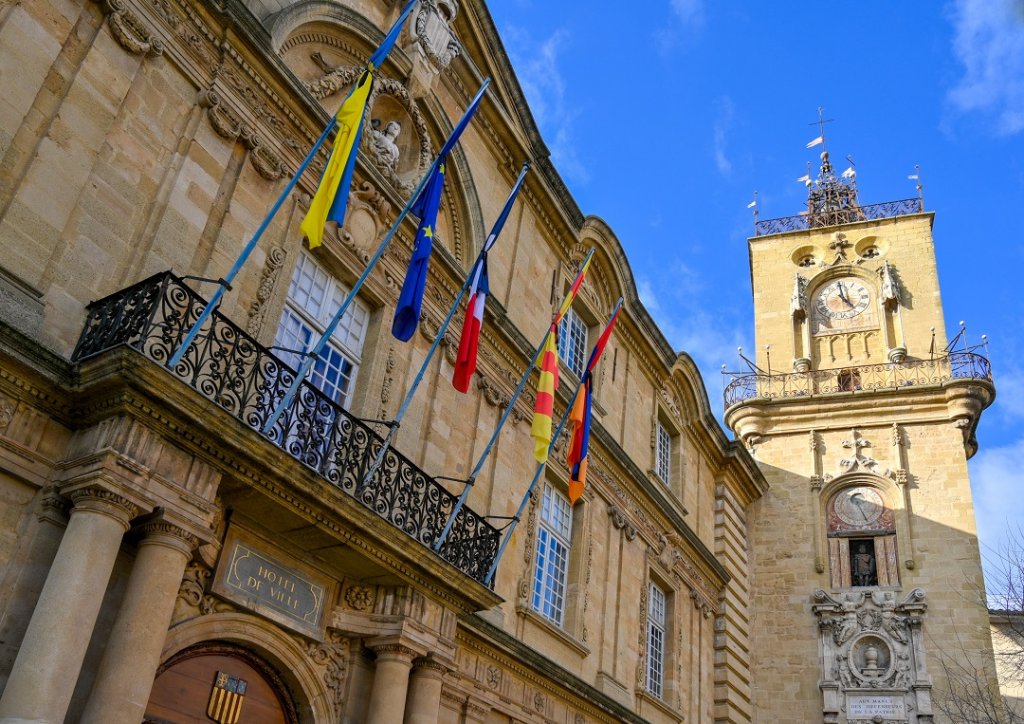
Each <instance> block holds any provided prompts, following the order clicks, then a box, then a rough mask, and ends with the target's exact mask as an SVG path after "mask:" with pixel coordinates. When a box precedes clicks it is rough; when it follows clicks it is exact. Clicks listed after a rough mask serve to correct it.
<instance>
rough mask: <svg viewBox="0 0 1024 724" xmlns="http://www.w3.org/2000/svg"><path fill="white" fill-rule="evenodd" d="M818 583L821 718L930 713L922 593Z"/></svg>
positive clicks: (850, 720) (857, 720)
mask: <svg viewBox="0 0 1024 724" xmlns="http://www.w3.org/2000/svg"><path fill="white" fill-rule="evenodd" d="M896 596H897V594H896V593H894V592H892V591H869V592H847V593H838V594H829V593H826V592H825V591H820V590H819V591H817V592H816V593H815V594H814V601H813V605H812V610H813V611H814V615H815V616H816V617H817V619H818V629H819V632H820V637H819V652H820V656H821V658H820V665H821V690H822V693H823V695H824V702H823V704H824V706H823V710H822V712H823V714H824V721H825V722H826V724H831V723H834V724H868V722H883V723H884V724H890V723H895V722H901V723H906V724H924V723H925V722H928V723H929V724H930V722H931V721H932V713H931V679H930V678H929V676H928V674H927V671H926V668H925V658H924V638H923V634H922V627H923V623H924V615H925V611H926V610H927V604H926V603H925V594H924V591H922V590H921V589H919V588H918V589H914V590H913V591H911V593H910V594H909V595H908V596H907V597H906V598H904V599H903V600H902V601H900V600H899V599H897V597H896Z"/></svg>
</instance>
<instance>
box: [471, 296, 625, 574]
mask: <svg viewBox="0 0 1024 724" xmlns="http://www.w3.org/2000/svg"><path fill="white" fill-rule="evenodd" d="M621 307H622V297H619V301H618V302H616V304H615V309H614V310H613V311H612V313H611V316H610V317H609V319H608V324H606V325H605V329H608V327H609V325H611V323H612V321H613V320H614V319H615V315H617V314H618V313H619V309H620V308H621ZM594 349H597V346H596V344H595V346H594ZM591 356H593V352H591ZM588 364H589V363H588ZM594 366H597V363H596V362H595V363H594ZM591 372H592V370H591V369H587V370H586V371H585V372H584V373H583V376H582V377H580V381H579V382H577V383H576V389H575V390H574V391H573V393H572V396H571V397H570V398H569V404H568V405H567V406H566V408H565V412H564V413H562V419H561V420H560V421H559V423H558V428H557V429H556V430H555V434H554V435H552V436H551V443H550V444H549V445H548V457H550V456H551V452H552V450H554V449H555V444H556V443H557V442H558V436H559V435H561V434H562V428H563V427H564V426H565V423H566V420H568V419H569V415H570V414H571V413H572V408H573V405H574V403H575V401H576V396H577V395H579V393H580V387H582V386H583V383H584V382H585V381H586V379H587V375H588V374H590V373H591ZM546 465H547V461H544V462H542V463H539V464H538V465H537V472H535V473H534V474H533V480H532V481H530V487H529V488H528V489H527V491H526V495H524V496H523V500H522V502H521V503H519V510H517V511H516V514H515V517H513V518H512V522H511V523H510V524H509V526H508V532H507V533H506V534H505V537H504V538H503V539H502V541H501V545H500V546H498V553H497V554H496V555H495V556H494V561H493V562H492V563H491V568H490V570H489V571H487V577H486V578H484V582H485V583H486V584H487V585H488V586H489V585H491V582H492V580H493V578H494V573H495V571H497V570H498V562H499V561H500V560H501V556H502V554H503V553H504V552H505V547H506V546H507V545H508V542H509V540H511V539H512V534H513V533H514V532H515V530H516V526H517V525H519V519H520V518H522V517H523V510H525V509H526V503H527V501H528V500H529V499H530V496H532V495H533V490H534V488H536V487H537V481H538V480H540V474H541V471H543V470H544V467H545V466H546ZM453 517H454V516H453Z"/></svg>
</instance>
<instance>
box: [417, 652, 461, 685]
mask: <svg viewBox="0 0 1024 724" xmlns="http://www.w3.org/2000/svg"><path fill="white" fill-rule="evenodd" d="M412 666H413V673H414V674H416V673H422V674H424V675H425V676H428V677H436V678H439V679H440V678H443V677H444V675H445V674H450V673H451V672H452V671H453V669H452V667H451V666H448V665H446V664H444V663H442V662H440V661H438V660H437V659H435V658H434V657H433V656H432V655H430V654H428V655H427V656H421V657H419V658H416V659H413V662H412Z"/></svg>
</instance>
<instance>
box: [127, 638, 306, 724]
mask: <svg viewBox="0 0 1024 724" xmlns="http://www.w3.org/2000/svg"><path fill="white" fill-rule="evenodd" d="M218 682H219V684H220V688H221V689H222V690H221V691H216V692H215V688H216V687H217V686H218ZM225 686H227V687H228V689H227V690H229V691H232V692H237V691H239V690H244V694H242V695H241V697H239V696H238V695H237V693H236V694H235V695H234V696H228V697H226V696H225V691H224V687H225ZM211 696H214V698H215V699H216V700H217V701H219V702H220V704H219V706H214V708H213V709H214V711H215V712H219V713H218V714H217V715H216V716H215V717H210V716H208V715H207V711H208V709H209V705H210V701H211ZM225 698H227V700H229V701H231V702H232V705H233V707H234V708H233V709H232V707H231V706H225V705H224V700H225ZM295 711H296V710H295V705H294V703H293V701H292V698H291V696H290V695H289V693H288V691H287V688H286V687H285V685H284V683H283V682H282V681H281V678H280V676H278V675H277V673H276V672H275V671H274V670H273V669H272V668H271V667H270V666H269V664H267V663H266V662H265V661H263V660H262V659H261V658H259V657H258V656H256V655H255V654H253V653H252V652H250V651H247V650H246V649H243V648H240V647H237V646H231V645H228V644H202V645H199V646H194V647H192V648H190V649H187V650H186V651H183V652H181V653H180V654H177V655H176V656H174V657H173V658H171V660H170V661H168V662H167V663H166V664H164V665H163V666H162V667H160V671H159V673H158V674H157V677H156V681H155V682H154V683H153V692H152V693H151V694H150V697H149V704H147V705H146V722H147V723H149V722H153V723H154V724H211V722H215V721H220V722H222V724H298V717H297V716H296V713H295Z"/></svg>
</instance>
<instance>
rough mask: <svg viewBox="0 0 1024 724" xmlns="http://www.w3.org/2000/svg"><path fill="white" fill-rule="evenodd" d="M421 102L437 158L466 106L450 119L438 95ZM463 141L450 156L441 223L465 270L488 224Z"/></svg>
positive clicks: (446, 242)
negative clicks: (463, 148) (463, 147)
mask: <svg viewBox="0 0 1024 724" xmlns="http://www.w3.org/2000/svg"><path fill="white" fill-rule="evenodd" d="M419 104H420V106H421V112H422V113H423V116H424V118H425V120H426V123H427V125H428V127H429V133H430V136H431V137H432V138H433V139H435V140H433V141H432V143H431V152H430V156H431V160H433V154H434V153H436V152H437V151H439V150H440V148H441V144H442V143H444V139H446V138H447V137H448V135H449V134H450V133H451V132H452V129H453V128H454V124H455V123H457V122H458V120H459V117H461V115H462V109H461V108H460V109H459V110H458V111H457V113H456V117H455V118H453V119H449V118H448V114H447V113H446V112H445V110H444V109H443V108H442V106H441V104H440V103H439V102H438V101H437V100H436V99H435V98H434V97H432V96H428V97H425V98H422V99H419ZM478 112H479V111H478ZM472 132H473V129H472V124H471V127H470V128H467V129H466V133H472ZM463 138H465V135H464V136H463ZM463 143H464V141H460V142H459V143H458V144H456V145H455V148H454V149H452V152H451V154H450V155H449V157H448V168H447V178H446V180H445V188H444V195H443V196H442V197H441V213H440V215H439V219H438V226H439V227H440V229H441V241H442V244H443V245H444V246H445V247H446V248H447V249H448V251H450V252H451V254H452V256H454V257H455V259H456V260H457V261H458V263H459V264H460V265H461V267H462V269H463V271H464V272H468V270H469V267H470V265H471V264H472V263H473V261H474V260H475V259H476V255H477V254H478V253H479V251H480V248H481V247H482V245H483V243H484V238H485V236H486V234H487V229H488V226H487V224H486V223H485V221H484V218H483V210H482V208H481V206H480V197H479V195H478V194H477V191H476V183H475V181H474V179H473V172H472V169H471V168H470V165H469V160H468V159H467V157H466V154H465V152H464V151H463V150H462V144H463ZM510 187H511V185H510ZM491 221H493V219H492V220H491Z"/></svg>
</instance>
